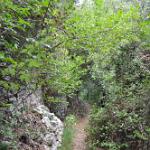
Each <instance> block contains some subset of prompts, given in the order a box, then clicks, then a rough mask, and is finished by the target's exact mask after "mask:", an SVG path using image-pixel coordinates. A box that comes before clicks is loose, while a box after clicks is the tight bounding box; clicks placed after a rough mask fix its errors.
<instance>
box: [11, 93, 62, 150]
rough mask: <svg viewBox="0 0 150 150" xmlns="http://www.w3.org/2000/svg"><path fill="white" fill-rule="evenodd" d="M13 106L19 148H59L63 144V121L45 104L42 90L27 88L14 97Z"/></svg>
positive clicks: (20, 149) (33, 149) (51, 149)
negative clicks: (27, 89) (32, 91)
mask: <svg viewBox="0 0 150 150" xmlns="http://www.w3.org/2000/svg"><path fill="white" fill-rule="evenodd" d="M12 101H13V102H14V105H13V106H12V107H11V113H12V120H15V121H16V125H15V126H14V129H13V130H14V131H15V134H16V135H17V137H16V143H17V149H18V150H57V149H58V147H59V146H60V145H61V138H62V134H63V123H62V122H61V120H60V119H59V118H57V117H56V116H55V115H54V114H53V113H50V111H49V109H48V108H47V107H46V106H45V105H44V103H43V100H42V92H41V90H37V91H35V92H34V93H30V92H27V91H26V90H25V91H24V92H22V93H20V94H19V95H18V97H17V98H12Z"/></svg>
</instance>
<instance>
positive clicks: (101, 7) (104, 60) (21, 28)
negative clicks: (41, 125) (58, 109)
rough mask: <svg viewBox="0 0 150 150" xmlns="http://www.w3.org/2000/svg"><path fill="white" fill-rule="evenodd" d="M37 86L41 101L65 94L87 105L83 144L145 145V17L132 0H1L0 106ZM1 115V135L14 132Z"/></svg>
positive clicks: (139, 149)
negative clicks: (79, 2) (119, 1)
mask: <svg viewBox="0 0 150 150" xmlns="http://www.w3.org/2000/svg"><path fill="white" fill-rule="evenodd" d="M38 88H41V89H42V91H43V97H44V100H45V103H46V104H47V103H52V102H55V103H56V106H57V103H61V100H60V99H59V96H64V97H66V98H67V100H68V103H69V105H71V103H73V101H74V99H80V101H86V102H88V103H89V104H90V105H91V112H90V119H89V128H88V129H87V132H88V138H87V143H88V145H89V149H91V150H96V148H100V147H101V148H104V149H106V150H149V149H150V14H149V13H148V12H147V11H146V12H145V11H144V10H143V8H141V6H140V4H139V3H138V2H137V1H134V2H133V3H132V4H131V5H130V6H125V5H119V6H118V7H114V6H113V5H111V3H109V4H106V3H105V1H103V0H94V4H93V6H86V5H85V6H83V7H81V8H80V7H76V6H75V5H74V1H73V0H70V1H67V0H64V1H63V2H61V0H1V1H0V109H1V110H5V111H6V112H7V110H9V107H10V106H11V105H13V103H12V102H11V101H10V99H11V97H17V95H18V93H20V92H21V91H22V90H23V89H26V90H28V91H30V92H31V93H32V92H33V91H35V90H36V89H38ZM55 97H57V98H55ZM81 104H82V103H81ZM73 105H74V104H73ZM79 105H80V104H79ZM82 105H84V104H82ZM77 107H81V108H82V107H84V106H78V105H77V106H76V108H75V109H77ZM73 110H74V109H73ZM77 110H78V109H77ZM79 110H81V109H79ZM82 110H83V111H84V109H82ZM75 113H77V112H75ZM80 113H81V114H82V113H83V112H80ZM4 115H5V114H4V113H3V111H0V118H1V119H0V124H1V126H0V139H1V138H3V136H5V135H6V134H9V136H10V134H11V136H15V135H14V134H15V133H13V132H12V131H11V128H12V126H13V120H12V121H10V122H9V121H6V120H7V119H6V120H4V118H5V117H4ZM66 115H68V114H66ZM13 142H14V143H13V144H14V145H15V142H16V141H13ZM1 147H3V148H4V147H5V145H3V144H2V143H1ZM0 149H2V148H0ZM6 149H7V148H6ZM66 150H67V149H66Z"/></svg>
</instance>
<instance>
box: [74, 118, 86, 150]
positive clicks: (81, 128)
mask: <svg viewBox="0 0 150 150" xmlns="http://www.w3.org/2000/svg"><path fill="white" fill-rule="evenodd" d="M87 124H88V117H85V118H82V119H80V120H79V121H78V122H77V124H76V126H75V137H74V141H73V150H86V142H85V139H86V132H85V128H86V127H87Z"/></svg>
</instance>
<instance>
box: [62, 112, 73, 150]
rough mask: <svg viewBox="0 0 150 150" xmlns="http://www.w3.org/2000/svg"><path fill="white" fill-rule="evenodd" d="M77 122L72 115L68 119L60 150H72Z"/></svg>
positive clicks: (65, 123)
mask: <svg viewBox="0 0 150 150" xmlns="http://www.w3.org/2000/svg"><path fill="white" fill-rule="evenodd" d="M75 122H76V118H75V116H73V115H70V116H67V117H66V119H65V122H64V125H65V128H64V133H63V139H62V145H61V147H60V149H59V150H72V144H73V137H74V126H75Z"/></svg>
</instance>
